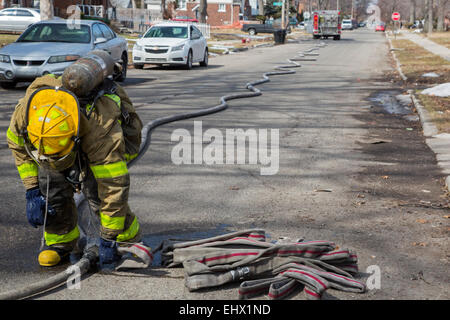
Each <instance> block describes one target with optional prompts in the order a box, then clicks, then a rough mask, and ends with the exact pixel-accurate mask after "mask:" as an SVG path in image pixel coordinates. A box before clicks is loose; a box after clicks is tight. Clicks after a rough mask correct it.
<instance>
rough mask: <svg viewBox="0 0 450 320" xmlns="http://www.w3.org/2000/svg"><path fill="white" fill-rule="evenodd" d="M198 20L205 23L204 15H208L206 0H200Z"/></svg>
mask: <svg viewBox="0 0 450 320" xmlns="http://www.w3.org/2000/svg"><path fill="white" fill-rule="evenodd" d="M199 9H200V10H199V11H200V22H201V23H206V16H207V15H208V11H207V10H208V3H207V2H206V0H200V8H199Z"/></svg>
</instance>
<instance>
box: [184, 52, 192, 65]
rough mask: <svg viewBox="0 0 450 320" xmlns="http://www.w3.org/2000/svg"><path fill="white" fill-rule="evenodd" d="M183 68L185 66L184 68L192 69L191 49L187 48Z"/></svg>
mask: <svg viewBox="0 0 450 320" xmlns="http://www.w3.org/2000/svg"><path fill="white" fill-rule="evenodd" d="M185 68H186V70H191V69H192V50H189V53H188V56H187V60H186V65H185Z"/></svg>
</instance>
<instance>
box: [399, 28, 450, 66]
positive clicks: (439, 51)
mask: <svg viewBox="0 0 450 320" xmlns="http://www.w3.org/2000/svg"><path fill="white" fill-rule="evenodd" d="M401 35H402V36H403V37H405V38H406V39H408V40H410V41H412V42H414V43H416V44H417V45H419V46H421V47H423V48H425V49H426V50H428V51H430V52H431V53H434V54H435V55H438V56H441V57H442V58H444V59H445V60H447V61H450V49H448V48H446V47H444V46H441V45H440V44H437V43H436V42H434V41H431V40H428V39H427V38H423V37H421V36H419V35H417V34H414V33H411V32H403V31H402V33H401Z"/></svg>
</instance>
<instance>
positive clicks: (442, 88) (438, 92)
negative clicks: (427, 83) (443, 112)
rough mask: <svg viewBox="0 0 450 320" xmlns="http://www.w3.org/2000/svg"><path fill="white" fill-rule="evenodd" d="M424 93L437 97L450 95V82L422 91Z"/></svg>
mask: <svg viewBox="0 0 450 320" xmlns="http://www.w3.org/2000/svg"><path fill="white" fill-rule="evenodd" d="M422 94H426V95H429V96H437V97H443V98H444V97H450V82H447V83H443V84H440V85H437V86H435V87H432V88H428V89H425V90H423V91H422Z"/></svg>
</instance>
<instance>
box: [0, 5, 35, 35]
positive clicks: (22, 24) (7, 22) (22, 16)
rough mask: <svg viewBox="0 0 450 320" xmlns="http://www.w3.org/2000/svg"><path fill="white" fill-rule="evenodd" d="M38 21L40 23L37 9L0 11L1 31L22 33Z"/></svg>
mask: <svg viewBox="0 0 450 320" xmlns="http://www.w3.org/2000/svg"><path fill="white" fill-rule="evenodd" d="M38 21H41V14H40V13H39V10H38V9H30V8H8V9H3V10H0V30H1V31H24V30H25V29H26V28H28V26H30V25H32V24H33V23H36V22H38Z"/></svg>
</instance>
